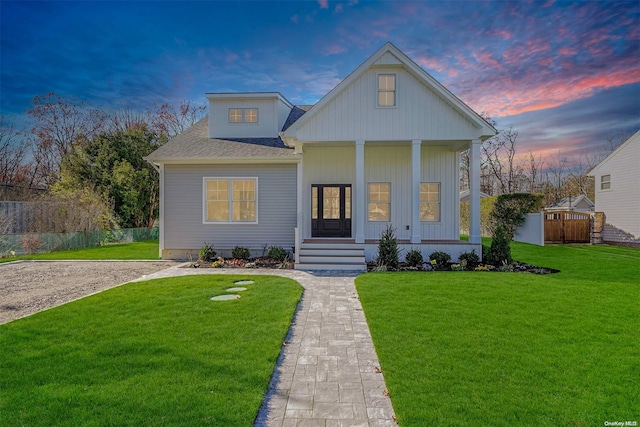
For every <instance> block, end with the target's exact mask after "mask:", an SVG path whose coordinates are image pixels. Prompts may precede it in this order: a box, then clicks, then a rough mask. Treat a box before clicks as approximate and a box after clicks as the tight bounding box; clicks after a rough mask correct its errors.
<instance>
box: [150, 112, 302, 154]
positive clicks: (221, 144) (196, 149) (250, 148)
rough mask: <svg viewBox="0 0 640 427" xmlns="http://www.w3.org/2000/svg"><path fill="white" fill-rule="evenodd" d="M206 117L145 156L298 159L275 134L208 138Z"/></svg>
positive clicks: (207, 120) (207, 119)
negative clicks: (269, 135) (265, 136)
mask: <svg viewBox="0 0 640 427" xmlns="http://www.w3.org/2000/svg"><path fill="white" fill-rule="evenodd" d="M208 123H209V118H208V116H205V117H204V118H203V119H201V120H200V121H198V122H197V123H195V124H194V125H193V126H191V127H190V128H189V129H187V130H186V131H184V132H182V133H181V134H179V135H176V136H175V137H173V138H171V139H170V140H169V142H167V143H166V144H164V145H163V146H161V147H159V148H158V149H157V150H156V151H154V152H153V153H151V154H149V155H148V156H147V157H145V160H147V161H149V162H152V163H192V164H194V163H210V162H214V161H215V162H225V161H238V160H242V161H244V162H249V163H250V162H251V161H264V160H272V161H297V159H298V155H296V154H295V153H294V150H293V149H291V148H288V147H287V146H286V145H284V143H283V142H282V140H281V139H280V138H278V137H275V138H225V139H218V138H209V133H208Z"/></svg>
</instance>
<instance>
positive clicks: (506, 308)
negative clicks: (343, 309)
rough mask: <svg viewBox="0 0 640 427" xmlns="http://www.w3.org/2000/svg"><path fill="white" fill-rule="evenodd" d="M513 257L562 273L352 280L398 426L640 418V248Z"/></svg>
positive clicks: (545, 250) (544, 251)
mask: <svg viewBox="0 0 640 427" xmlns="http://www.w3.org/2000/svg"><path fill="white" fill-rule="evenodd" d="M512 253H513V256H514V258H515V259H518V260H520V261H524V262H528V263H531V264H535V265H540V266H544V267H551V268H555V269H559V270H561V272H560V273H557V274H552V275H531V274H523V273H488V272H429V273H370V274H366V275H363V276H360V277H358V278H357V279H356V286H357V289H358V293H359V295H360V299H361V301H362V304H363V307H364V311H365V313H366V316H367V321H368V323H369V326H370V328H371V333H372V336H373V340H374V343H375V346H376V350H377V352H378V356H379V358H380V361H381V364H382V369H383V372H384V375H385V380H386V382H387V385H388V388H389V392H390V395H391V399H392V402H393V405H394V409H395V411H396V415H397V416H398V419H399V423H400V425H401V426H425V425H441V424H447V425H469V426H485V425H491V426H512V425H526V426H529V425H530V426H591V425H603V423H604V422H605V421H616V420H617V421H620V420H622V421H627V420H635V421H640V420H638V416H639V413H638V408H640V393H638V390H639V389H640V359H638V350H640V346H639V344H638V342H639V337H640V322H639V320H638V319H639V318H640V303H639V302H640V279H639V277H640V250H639V249H634V248H625V247H612V246H569V245H566V246H546V247H538V246H533V245H527V244H520V243H512Z"/></svg>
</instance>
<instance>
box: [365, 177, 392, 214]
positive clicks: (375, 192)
mask: <svg viewBox="0 0 640 427" xmlns="http://www.w3.org/2000/svg"><path fill="white" fill-rule="evenodd" d="M368 212H369V221H389V220H390V218H391V183H390V182H370V183H369V207H368Z"/></svg>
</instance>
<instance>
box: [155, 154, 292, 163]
mask: <svg viewBox="0 0 640 427" xmlns="http://www.w3.org/2000/svg"><path fill="white" fill-rule="evenodd" d="M144 159H145V160H146V161H148V162H149V163H152V164H157V165H160V164H165V165H198V164H264V163H271V164H286V163H290V164H294V163H298V162H299V161H300V156H297V155H296V156H290V157H264V156H261V157H165V158H157V159H154V158H148V157H145V158H144Z"/></svg>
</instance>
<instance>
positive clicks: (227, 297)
mask: <svg viewBox="0 0 640 427" xmlns="http://www.w3.org/2000/svg"><path fill="white" fill-rule="evenodd" d="M234 299H240V295H235V294H232V295H218V296H217V297H211V298H210V300H211V301H231V300H234Z"/></svg>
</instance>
